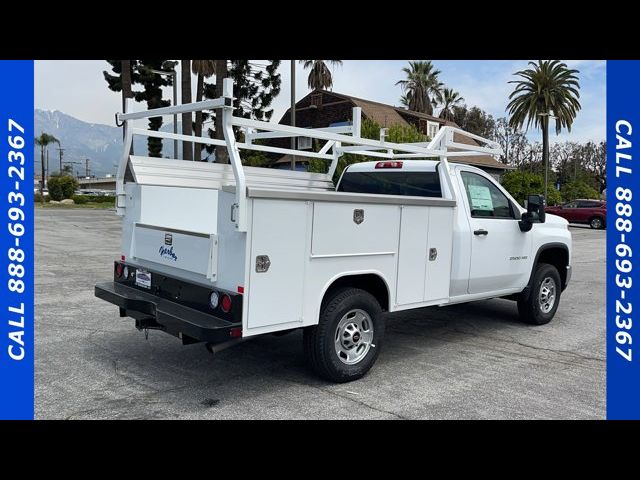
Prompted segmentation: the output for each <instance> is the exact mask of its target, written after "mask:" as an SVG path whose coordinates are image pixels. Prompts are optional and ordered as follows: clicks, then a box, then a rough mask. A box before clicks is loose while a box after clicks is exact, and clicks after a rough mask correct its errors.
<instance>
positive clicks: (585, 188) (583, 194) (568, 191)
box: [562, 181, 600, 202]
mask: <svg viewBox="0 0 640 480" xmlns="http://www.w3.org/2000/svg"><path fill="white" fill-rule="evenodd" d="M562 197H563V198H564V200H565V201H566V202H570V201H571V200H575V199H576V198H590V199H598V198H600V193H599V192H598V191H597V190H596V189H595V188H593V187H592V186H590V185H587V184H586V183H584V182H581V181H575V182H568V183H565V184H564V185H563V186H562Z"/></svg>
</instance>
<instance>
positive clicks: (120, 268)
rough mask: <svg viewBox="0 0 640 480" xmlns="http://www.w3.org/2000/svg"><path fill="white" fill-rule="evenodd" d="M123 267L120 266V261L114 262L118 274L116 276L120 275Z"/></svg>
mask: <svg viewBox="0 0 640 480" xmlns="http://www.w3.org/2000/svg"><path fill="white" fill-rule="evenodd" d="M123 268H124V267H123V266H122V264H121V263H117V264H116V275H117V276H118V278H120V277H122V269H123Z"/></svg>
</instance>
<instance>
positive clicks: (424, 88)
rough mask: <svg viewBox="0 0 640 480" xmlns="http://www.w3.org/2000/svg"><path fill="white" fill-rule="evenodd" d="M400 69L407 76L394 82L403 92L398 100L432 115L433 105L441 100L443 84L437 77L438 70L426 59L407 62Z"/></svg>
mask: <svg viewBox="0 0 640 480" xmlns="http://www.w3.org/2000/svg"><path fill="white" fill-rule="evenodd" d="M402 71H403V72H404V73H405V74H406V76H407V78H406V79H404V80H399V81H397V82H396V85H400V86H401V87H402V91H403V92H404V96H403V97H401V98H400V101H401V102H402V103H403V104H404V105H405V106H406V107H407V108H408V109H409V110H413V111H416V112H422V113H426V114H428V115H433V107H434V105H437V104H438V103H440V102H442V87H443V86H444V85H443V83H442V82H440V80H439V79H438V75H440V73H441V72H440V70H436V68H435V66H434V65H433V64H432V63H431V61H430V60H428V61H415V62H409V67H404V68H403V69H402Z"/></svg>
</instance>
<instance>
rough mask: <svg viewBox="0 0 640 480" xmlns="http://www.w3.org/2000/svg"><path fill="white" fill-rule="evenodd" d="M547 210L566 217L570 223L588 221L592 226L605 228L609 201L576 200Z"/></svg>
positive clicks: (546, 209)
mask: <svg viewBox="0 0 640 480" xmlns="http://www.w3.org/2000/svg"><path fill="white" fill-rule="evenodd" d="M545 211H546V212H549V213H551V214H553V215H558V216H559V217H562V218H566V219H567V220H568V221H569V223H587V224H589V226H590V227H591V228H604V227H605V226H606V224H607V202H604V201H602V200H580V199H578V200H574V201H572V202H569V203H565V204H564V205H559V206H557V207H546V208H545Z"/></svg>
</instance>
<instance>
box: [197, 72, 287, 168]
mask: <svg viewBox="0 0 640 480" xmlns="http://www.w3.org/2000/svg"><path fill="white" fill-rule="evenodd" d="M227 62H228V63H227ZM279 66H280V60H267V61H266V63H254V62H250V61H249V60H216V84H215V86H213V85H205V86H204V96H205V97H206V98H216V97H217V96H221V95H222V79H224V78H225V77H230V78H232V79H233V96H234V100H233V106H234V115H235V116H238V117H243V118H254V119H257V120H263V121H269V120H271V117H272V116H273V109H272V108H270V106H271V103H272V102H273V99H274V98H275V97H276V96H277V95H278V94H279V93H280V86H281V83H282V80H281V77H280V74H279V73H278V67H279ZM227 67H228V68H227ZM209 116H212V117H215V129H211V128H210V129H209V131H208V133H209V136H210V137H211V138H218V139H224V135H223V131H222V115H216V112H211V113H209ZM235 133H236V137H238V135H239V132H238V131H236V132H235ZM207 152H209V153H212V152H213V148H211V147H207ZM216 161H217V162H219V163H229V159H228V156H227V151H226V148H225V147H218V148H216Z"/></svg>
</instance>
